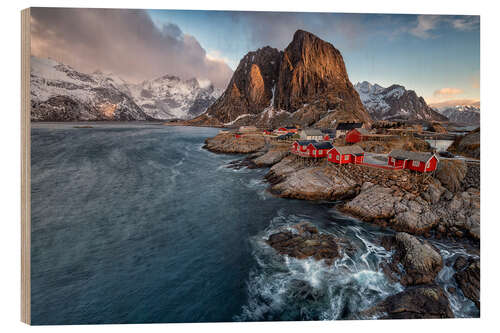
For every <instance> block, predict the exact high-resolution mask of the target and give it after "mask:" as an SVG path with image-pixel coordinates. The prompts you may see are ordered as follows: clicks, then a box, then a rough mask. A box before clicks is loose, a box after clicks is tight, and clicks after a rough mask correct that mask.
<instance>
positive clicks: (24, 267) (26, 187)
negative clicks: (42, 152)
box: [21, 8, 31, 325]
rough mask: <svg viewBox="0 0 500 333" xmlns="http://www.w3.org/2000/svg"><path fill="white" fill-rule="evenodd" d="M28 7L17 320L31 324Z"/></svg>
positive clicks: (25, 13) (25, 16) (25, 15)
mask: <svg viewBox="0 0 500 333" xmlns="http://www.w3.org/2000/svg"><path fill="white" fill-rule="evenodd" d="M30 20H31V11H30V8H27V9H23V10H22V11H21V321H22V322H24V323H26V324H28V325H29V324H31V126H30V125H31V124H30V119H31V117H30V106H31V101H30V59H31V36H30V35H31V22H30Z"/></svg>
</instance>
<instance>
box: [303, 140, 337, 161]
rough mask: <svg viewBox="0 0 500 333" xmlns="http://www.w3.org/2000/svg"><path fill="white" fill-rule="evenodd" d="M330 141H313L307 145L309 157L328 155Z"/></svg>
mask: <svg viewBox="0 0 500 333" xmlns="http://www.w3.org/2000/svg"><path fill="white" fill-rule="evenodd" d="M332 148H333V146H332V143H331V142H330V141H321V142H313V143H310V144H309V145H308V146H307V150H308V151H309V156H310V157H315V158H321V157H326V156H327V155H328V151H329V150H330V149H332Z"/></svg>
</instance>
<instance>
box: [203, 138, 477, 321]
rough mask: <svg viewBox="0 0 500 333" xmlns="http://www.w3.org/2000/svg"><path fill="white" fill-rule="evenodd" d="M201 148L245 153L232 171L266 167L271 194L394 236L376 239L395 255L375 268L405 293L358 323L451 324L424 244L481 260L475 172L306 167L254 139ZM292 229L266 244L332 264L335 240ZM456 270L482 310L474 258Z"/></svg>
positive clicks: (463, 168)
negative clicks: (319, 205) (451, 247)
mask: <svg viewBox="0 0 500 333" xmlns="http://www.w3.org/2000/svg"><path fill="white" fill-rule="evenodd" d="M288 147H289V144H288ZM205 148H206V149H208V150H210V151H213V152H217V153H233V154H248V155H247V157H246V158H244V159H243V160H241V161H238V162H236V164H235V166H236V165H239V167H241V166H246V167H249V168H258V167H268V168H269V172H268V173H267V175H266V176H265V178H266V180H267V181H268V182H269V184H270V187H269V191H270V192H271V193H273V194H274V195H277V196H280V197H283V198H293V199H302V200H327V201H339V203H338V204H337V209H338V210H339V211H341V212H342V213H345V214H348V215H351V216H353V217H356V218H358V219H359V220H361V221H364V222H367V223H372V224H376V225H379V226H381V227H384V228H390V229H392V230H394V231H395V232H396V234H395V235H394V236H392V237H389V238H384V239H381V240H380V244H381V245H382V246H383V247H385V248H386V249H387V250H388V251H393V253H394V254H393V257H392V260H391V261H390V262H388V263H386V265H385V266H383V267H380V269H381V271H383V272H384V273H385V274H386V276H387V277H388V278H389V279H390V280H392V281H396V282H399V283H401V285H403V286H405V287H406V288H407V289H405V290H404V291H403V292H402V293H401V295H394V296H391V297H389V298H387V299H386V300H384V301H383V302H382V303H380V304H378V305H377V306H375V307H374V308H372V309H369V310H367V311H366V313H362V314H360V318H363V317H367V316H368V317H369V316H373V315H374V314H375V313H384V314H385V315H384V317H383V318H450V317H453V312H452V311H451V309H450V304H449V301H448V299H447V297H446V293H445V292H444V291H443V289H442V288H441V287H439V286H438V285H436V282H435V279H436V276H437V274H438V273H439V271H440V270H441V269H442V268H443V265H444V262H443V258H442V257H441V255H440V254H439V251H437V249H436V248H434V247H433V246H432V245H431V244H430V243H429V242H428V241H426V240H425V238H429V239H433V238H435V239H440V238H447V239H449V240H450V241H460V242H462V243H467V244H468V246H469V247H471V248H472V249H473V252H475V253H479V243H480V231H479V230H480V182H479V165H477V164H473V165H470V164H468V163H467V162H465V161H463V160H445V159H443V160H441V161H440V163H439V165H438V169H437V170H436V172H434V173H433V174H417V173H414V172H409V171H407V170H398V171H393V170H385V169H379V168H371V167H366V166H360V165H342V166H339V165H334V164H332V163H328V162H327V161H326V160H325V159H323V160H319V161H309V160H306V159H302V158H300V157H297V156H295V155H291V154H289V153H288V150H287V149H286V145H285V146H283V145H281V144H275V143H274V142H272V141H271V140H270V139H268V138H264V137H262V136H260V138H259V136H257V135H255V136H248V137H247V136H243V137H240V138H235V137H234V136H233V135H229V134H219V135H217V136H216V137H214V138H210V139H207V140H206V145H205ZM238 163H239V164H238ZM296 230H298V232H297V233H294V232H291V231H280V232H277V233H276V234H273V235H271V236H270V237H269V240H268V244H269V245H270V246H271V247H273V248H274V249H275V250H276V251H277V252H278V253H280V254H286V255H289V256H294V257H297V258H305V257H308V256H312V257H313V258H315V259H318V260H321V259H325V260H326V261H327V262H328V263H330V264H331V263H332V262H333V261H334V260H335V258H336V257H337V256H338V255H339V251H341V249H340V248H339V247H338V246H337V245H336V242H335V240H333V239H329V238H328V235H327V234H320V233H319V232H318V230H317V229H315V227H314V226H313V225H310V224H307V223H303V224H301V225H298V226H297V228H296ZM422 237H423V238H422ZM446 264H448V265H449V264H450V263H446ZM453 265H454V268H455V269H456V274H455V275H454V279H455V280H456V282H457V285H458V286H459V288H460V289H461V290H462V292H463V294H464V295H465V297H467V298H469V299H470V300H472V301H473V302H474V303H475V304H476V306H477V308H478V309H479V303H480V301H479V280H480V279H479V276H480V266H479V259H477V260H470V259H466V258H461V259H460V258H459V259H457V260H456V262H455V263H453Z"/></svg>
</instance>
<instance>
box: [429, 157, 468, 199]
mask: <svg viewBox="0 0 500 333" xmlns="http://www.w3.org/2000/svg"><path fill="white" fill-rule="evenodd" d="M466 174H467V164H465V161H464V160H445V159H441V160H440V161H439V163H438V165H437V169H436V174H435V176H436V178H437V179H438V180H439V181H440V182H441V184H443V186H444V187H446V188H447V189H448V190H450V191H451V192H457V191H458V190H460V188H461V184H462V181H463V180H464V178H465V175H466Z"/></svg>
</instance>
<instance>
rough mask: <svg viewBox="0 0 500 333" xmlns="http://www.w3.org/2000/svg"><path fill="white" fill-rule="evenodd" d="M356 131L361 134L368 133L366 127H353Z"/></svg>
mask: <svg viewBox="0 0 500 333" xmlns="http://www.w3.org/2000/svg"><path fill="white" fill-rule="evenodd" d="M355 130H356V131H358V132H359V133H360V134H361V135H369V134H370V132H368V130H367V129H366V128H362V127H361V128H355Z"/></svg>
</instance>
